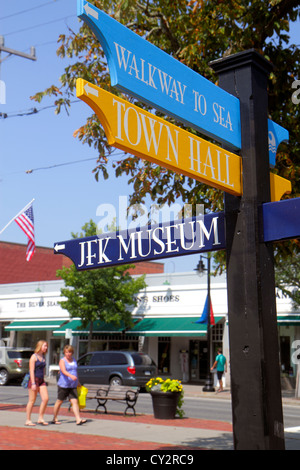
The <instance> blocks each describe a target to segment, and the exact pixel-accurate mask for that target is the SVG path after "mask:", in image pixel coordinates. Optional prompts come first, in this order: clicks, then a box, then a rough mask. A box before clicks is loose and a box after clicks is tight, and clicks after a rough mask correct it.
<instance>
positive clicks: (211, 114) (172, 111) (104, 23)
mask: <svg viewBox="0 0 300 470" xmlns="http://www.w3.org/2000/svg"><path fill="white" fill-rule="evenodd" d="M77 14H78V16H79V17H80V18H81V19H83V20H84V21H85V22H86V23H87V24H88V25H89V26H90V28H91V29H92V30H93V32H94V34H95V35H96V37H97V39H98V40H99V42H100V44H101V46H102V47H103V50H104V53H105V55H106V58H107V61H108V65H109V69H110V75H111V84H112V85H113V86H116V87H117V88H119V89H120V90H122V91H125V92H127V93H129V94H130V95H132V96H134V97H137V98H139V99H140V100H141V101H143V102H145V103H147V104H150V105H151V106H154V107H155V108H157V109H159V110H161V111H162V112H164V113H166V114H168V115H171V116H174V117H175V118H176V119H178V120H179V121H181V122H182V123H183V124H185V125H188V126H191V127H193V128H194V129H196V130H198V131H199V132H201V133H203V134H205V135H207V136H209V137H213V138H215V139H216V140H217V141H219V142H226V143H227V144H229V145H231V146H232V148H233V149H240V148H241V129H240V107H239V100H238V99H237V98H235V97H234V96H232V95H231V94H230V93H227V92H225V91H224V90H222V89H221V88H219V87H218V86H216V85H214V84H213V83H211V82H210V81H209V80H207V79H205V78H204V77H202V76H201V75H199V74H198V73H196V72H194V71H193V70H191V69H190V68H189V67H186V66H185V65H184V64H182V63H181V62H179V61H178V60H176V59H174V58H173V57H171V56H170V55H168V54H166V53H165V52H164V51H162V50H161V49H159V48H158V47H156V46H154V45H153V44H151V43H149V42H148V41H146V40H145V39H143V38H142V37H140V36H138V35H137V34H135V33H134V32H133V31H131V30H129V29H128V28H126V27H125V26H123V25H122V24H120V23H118V21H116V20H114V19H113V18H111V17H110V16H109V15H107V14H106V13H104V12H103V11H101V10H99V9H97V8H96V7H95V6H93V5H91V4H89V3H88V2H86V1H85V0H78V4H77ZM268 137H269V161H270V166H271V167H274V166H275V158H276V150H277V147H278V145H279V144H280V142H282V141H284V140H288V138H289V133H288V131H287V130H286V129H284V128H283V127H281V126H279V125H278V124H275V123H274V122H273V121H271V120H270V119H268Z"/></svg>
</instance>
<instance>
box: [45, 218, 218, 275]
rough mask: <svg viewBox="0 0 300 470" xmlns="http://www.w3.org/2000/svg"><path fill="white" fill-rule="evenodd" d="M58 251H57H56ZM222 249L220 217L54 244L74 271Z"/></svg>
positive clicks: (55, 249)
mask: <svg viewBox="0 0 300 470" xmlns="http://www.w3.org/2000/svg"><path fill="white" fill-rule="evenodd" d="M57 246H58V247H64V248H60V250H57ZM224 248H225V229H224V213H223V212H219V213H217V214H207V215H204V216H199V217H191V218H189V219H185V220H184V221H183V220H177V221H175V222H171V223H161V224H155V225H147V226H144V227H140V228H138V229H135V230H133V229H132V230H122V231H119V232H114V233H107V234H101V235H99V236H94V237H86V238H73V239H72V240H67V241H63V242H58V243H55V245H54V253H56V254H57V253H58V254H64V255H66V256H68V257H69V258H70V259H71V260H72V261H73V263H74V265H75V267H76V269H77V270H78V271H81V270H86V269H96V268H103V267H109V266H115V265H117V264H120V265H121V264H128V263H137V262H139V261H146V260H147V261H149V260H154V259H162V258H168V257H174V256H182V255H188V254H195V253H199V252H206V251H216V250H222V249H224Z"/></svg>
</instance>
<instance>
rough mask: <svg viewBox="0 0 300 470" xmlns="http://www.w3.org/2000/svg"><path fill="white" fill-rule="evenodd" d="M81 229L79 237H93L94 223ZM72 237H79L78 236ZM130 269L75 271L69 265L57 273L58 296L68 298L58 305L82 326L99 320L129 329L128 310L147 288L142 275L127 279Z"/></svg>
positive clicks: (127, 267)
mask: <svg viewBox="0 0 300 470" xmlns="http://www.w3.org/2000/svg"><path fill="white" fill-rule="evenodd" d="M82 229H83V231H84V232H83V234H80V237H82V236H92V235H95V234H96V224H95V223H94V222H93V221H90V222H89V223H88V224H86V225H85V226H84V227H82ZM72 235H73V238H78V235H77V234H72ZM130 267H132V265H122V266H114V267H109V268H100V269H94V270H87V271H77V270H76V268H75V266H74V265H71V267H69V268H66V267H63V268H62V269H60V270H58V271H57V276H60V277H61V278H62V279H63V280H64V282H65V287H64V288H62V289H61V295H62V296H64V297H66V299H67V300H64V301H61V302H60V304H61V306H62V308H64V309H66V310H68V312H69V314H70V316H71V317H72V318H74V317H79V318H81V320H82V324H83V326H84V327H87V326H88V324H89V323H91V322H93V321H95V320H100V319H101V320H103V321H104V322H106V323H112V324H114V325H115V326H117V327H119V326H120V325H121V324H122V325H124V327H125V328H126V327H130V326H132V320H131V308H132V307H133V306H134V305H136V294H137V293H138V292H139V291H140V290H141V289H143V288H144V287H145V286H146V285H145V281H144V276H140V277H138V278H132V277H131V276H130V274H129V273H128V269H129V268H130ZM91 324H92V323H91Z"/></svg>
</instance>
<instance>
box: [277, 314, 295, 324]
mask: <svg viewBox="0 0 300 470" xmlns="http://www.w3.org/2000/svg"><path fill="white" fill-rule="evenodd" d="M277 323H278V324H279V325H289V326H293V325H299V324H300V315H297V314H291V315H278V316H277Z"/></svg>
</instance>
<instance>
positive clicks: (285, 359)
mask: <svg viewBox="0 0 300 470" xmlns="http://www.w3.org/2000/svg"><path fill="white" fill-rule="evenodd" d="M10 245H11V244H10ZM0 248H1V243H0ZM17 248H18V250H19V251H21V252H22V250H21V249H20V246H18V247H17ZM23 248H24V253H25V249H26V247H25V246H24V247H23ZM24 253H22V257H23V256H24V259H25V255H24ZM38 254H39V251H38V250H37V255H38ZM44 255H45V253H43V256H44ZM56 258H58V259H59V260H60V266H58V267H56V265H55V266H54V267H53V273H56V269H58V268H59V267H61V265H62V258H63V257H61V256H55V255H53V252H52V250H51V249H48V268H49V263H51V262H53V263H57V262H58V261H57V260H56ZM54 259H55V261H54ZM50 260H51V261H50ZM27 264H30V263H27ZM25 266H26V265H25ZM26 268H27V266H26ZM137 268H138V271H135V272H134V274H133V273H132V275H134V276H138V275H140V274H142V273H143V274H145V273H146V278H145V281H146V285H147V287H146V288H145V289H144V290H143V291H141V292H140V293H139V294H138V295H137V305H136V307H135V308H134V310H133V311H132V318H133V326H132V328H130V329H125V328H124V327H122V326H120V327H119V328H116V327H115V326H114V325H110V324H105V323H103V322H101V321H100V320H99V321H97V322H94V324H93V335H92V342H91V349H92V350H105V349H135V350H143V351H144V352H147V353H148V354H149V355H150V356H151V357H152V358H153V360H154V361H155V362H156V364H157V366H158V371H159V374H161V375H165V376H170V377H173V378H178V379H180V380H183V381H184V382H190V383H204V381H205V379H206V376H207V372H208V366H209V364H208V356H210V364H212V362H213V360H214V357H215V354H216V351H217V349H218V347H222V349H223V353H224V354H225V356H226V357H227V358H228V364H229V366H230V357H229V327H228V312H227V286H226V277H225V276H218V277H212V278H211V302H212V308H213V313H214V320H215V325H213V326H212V327H211V329H210V341H209V343H208V338H207V325H206V324H205V323H199V320H200V318H201V315H202V312H203V309H204V304H205V300H206V296H207V276H206V275H203V276H198V275H197V274H195V273H194V272H189V273H173V274H166V273H164V272H163V265H162V264H161V263H139V264H137ZM0 271H1V268H0ZM149 271H150V273H149ZM39 275H40V268H39V269H38V270H37V272H36V274H35V277H36V280H30V281H26V280H25V279H26V273H23V277H22V278H21V279H19V277H18V282H8V283H3V281H2V283H1V284H0V344H1V343H2V344H4V345H5V344H6V345H10V346H22V347H34V345H35V344H36V342H37V341H38V340H39V339H46V340H47V341H48V344H49V352H48V355H47V370H48V373H51V372H52V371H53V370H55V368H57V365H58V362H59V359H60V357H61V354H62V350H63V347H64V345H65V344H66V343H71V344H72V345H73V346H74V347H75V351H76V357H79V356H81V355H82V354H84V353H85V352H87V347H88V346H87V345H88V332H89V327H88V328H83V327H82V324H81V321H80V319H70V317H69V315H68V312H67V311H66V310H64V309H62V308H61V306H60V304H59V302H60V301H61V300H63V298H62V297H61V295H60V289H61V288H62V287H63V286H64V284H63V281H62V280H61V279H55V276H54V275H52V279H51V275H49V277H50V278H49V279H44V280H43V279H42V278H39ZM18 276H19V274H18ZM43 276H45V274H44V273H41V277H43ZM0 277H1V272H0ZM12 279H13V277H12V276H11V274H10V277H9V280H10V281H11V280H12ZM277 318H278V340H279V344H280V355H281V357H280V360H281V371H282V377H283V378H288V379H289V380H292V379H293V378H295V376H296V373H297V364H296V361H295V357H296V356H297V354H296V353H297V347H298V346H297V344H298V343H297V341H298V340H299V344H300V312H299V311H293V309H292V306H291V302H290V300H289V299H288V298H284V297H277ZM208 345H210V351H208ZM298 348H299V347H298ZM208 352H209V353H210V354H209V355H208ZM229 373H230V367H228V373H227V376H226V379H225V380H226V384H227V385H229V382H230V381H229Z"/></svg>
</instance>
